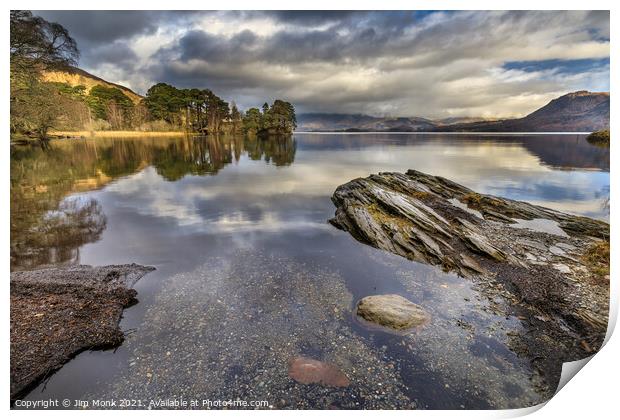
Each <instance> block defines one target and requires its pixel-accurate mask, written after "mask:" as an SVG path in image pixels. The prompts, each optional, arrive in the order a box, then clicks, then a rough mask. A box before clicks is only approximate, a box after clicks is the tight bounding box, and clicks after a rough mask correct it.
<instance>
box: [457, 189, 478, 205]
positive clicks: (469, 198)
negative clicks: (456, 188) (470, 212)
mask: <svg viewBox="0 0 620 420" xmlns="http://www.w3.org/2000/svg"><path fill="white" fill-rule="evenodd" d="M461 200H462V201H463V202H464V203H467V204H470V205H472V206H480V204H481V202H482V196H481V195H480V194H478V193H475V192H471V193H467V194H465V195H464V196H463V197H461Z"/></svg>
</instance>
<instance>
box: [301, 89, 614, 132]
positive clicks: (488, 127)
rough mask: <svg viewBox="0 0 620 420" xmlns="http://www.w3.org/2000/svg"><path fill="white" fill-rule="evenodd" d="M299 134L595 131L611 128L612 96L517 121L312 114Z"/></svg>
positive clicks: (594, 96) (574, 97)
mask: <svg viewBox="0 0 620 420" xmlns="http://www.w3.org/2000/svg"><path fill="white" fill-rule="evenodd" d="M297 121H298V124H297V130H298V131H353V132H355V131H362V132H363V131H446V132H451V131H488V132H499V131H503V132H528V131H531V132H549V131H565V132H574V131H588V132H589V131H596V130H600V129H603V128H608V127H609V93H608V92H588V91H579V92H573V93H568V94H566V95H564V96H560V97H559V98H557V99H554V100H552V101H551V102H549V103H548V104H547V105H545V106H544V107H542V108H540V109H538V110H536V111H534V112H532V113H531V114H529V115H527V116H525V117H523V118H516V119H504V120H483V119H482V118H471V117H462V118H459V117H452V118H445V119H440V120H430V119H427V118H421V117H408V118H405V117H398V118H393V117H373V116H370V115H363V114H326V113H310V114H299V115H298V116H297Z"/></svg>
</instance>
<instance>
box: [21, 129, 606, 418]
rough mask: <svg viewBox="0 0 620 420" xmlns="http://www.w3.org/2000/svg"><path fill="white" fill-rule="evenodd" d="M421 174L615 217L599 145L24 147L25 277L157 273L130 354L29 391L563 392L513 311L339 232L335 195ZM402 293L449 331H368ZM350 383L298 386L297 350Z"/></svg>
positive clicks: (447, 142)
mask: <svg viewBox="0 0 620 420" xmlns="http://www.w3.org/2000/svg"><path fill="white" fill-rule="evenodd" d="M407 169H417V170H419V171H422V172H427V173H430V174H434V175H441V176H444V177H447V178H449V179H452V180H454V181H456V182H459V183H461V184H464V185H466V186H467V187H469V188H472V189H474V190H476V191H478V192H482V193H487V194H494V195H499V196H504V197H509V198H513V199H518V200H526V201H529V202H532V203H536V204H540V205H544V206H547V207H551V208H554V209H557V210H561V211H566V212H570V213H574V214H581V215H586V216H589V217H594V218H599V219H603V220H607V219H608V215H609V207H608V205H609V151H608V149H602V148H598V147H596V146H593V145H590V144H589V143H587V142H586V140H585V137H584V136H581V135H497V134H489V135H472V134H309V133H307V134H306V133H303V134H301V133H300V134H295V135H294V136H293V137H292V138H281V139H269V140H256V139H243V138H204V137H195V138H140V139H97V140H88V139H87V140H63V141H54V142H51V144H50V145H49V146H48V147H46V148H41V147H29V146H12V147H11V266H12V269H13V270H24V269H31V268H36V267H42V266H47V265H62V264H77V263H79V264H90V265H105V264H121V263H131V262H135V263H138V264H143V265H152V266H154V267H156V268H157V270H156V271H154V272H152V273H150V274H148V275H147V276H145V277H144V278H142V279H141V280H140V281H139V282H138V283H137V284H136V286H135V288H136V290H137V291H138V298H139V300H140V302H139V304H137V305H135V306H133V307H131V308H129V309H127V310H126V311H125V313H124V318H123V320H122V323H121V327H122V329H123V330H125V331H126V332H127V339H126V340H125V343H124V344H123V345H122V346H121V347H119V348H118V349H116V350H115V351H97V352H84V353H82V354H80V355H79V356H78V357H76V358H75V359H74V360H73V361H71V362H70V363H68V364H67V365H65V366H64V367H63V368H62V369H61V370H60V371H58V372H57V373H56V374H54V375H53V376H51V377H50V378H49V380H48V381H47V382H46V383H44V384H42V385H41V386H39V387H38V388H37V389H35V390H33V391H32V392H31V393H30V394H29V396H28V398H30V399H40V398H50V397H52V398H59V399H62V398H71V399H73V398H89V399H92V398H103V399H108V398H116V399H119V398H135V399H138V400H140V401H143V402H144V403H145V404H147V405H148V403H149V401H150V400H151V399H155V398H188V399H191V398H199V399H206V398H208V399H211V400H216V399H223V400H228V399H236V398H239V399H243V400H247V401H250V400H267V401H269V404H270V405H271V406H273V407H276V408H306V407H314V408H339V407H342V408H375V407H378V408H392V407H394V408H446V409H450V408H463V407H464V408H511V407H524V406H529V405H533V404H537V403H540V402H542V401H544V400H545V399H547V398H548V397H549V396H550V393H552V392H553V390H554V388H555V385H556V384H555V383H546V382H545V381H543V379H542V378H541V377H540V375H539V374H538V372H535V371H534V370H533V369H532V368H531V367H530V365H529V361H528V360H525V359H523V358H521V357H520V356H519V355H518V354H517V353H515V352H514V351H513V348H514V343H513V342H512V341H511V337H513V336H514V334H515V333H516V334H519V333H523V331H522V328H521V325H520V322H519V320H518V319H516V318H514V317H511V316H506V311H505V310H504V309H505V308H506V307H507V303H506V302H503V301H502V300H501V299H500V298H499V297H496V296H488V294H485V292H483V291H482V290H480V289H479V288H478V287H476V285H475V284H473V283H471V282H470V281H469V280H466V279H462V278H459V277H457V276H455V275H451V274H445V273H443V272H441V271H440V270H439V269H437V268H434V267H428V266H425V265H422V264H418V263H415V262H411V261H407V260H405V259H403V258H400V257H396V256H394V255H390V254H388V253H386V252H383V251H380V250H376V249H372V248H370V247H368V246H365V245H362V244H360V243H358V242H356V241H355V240H353V239H352V238H351V237H350V236H349V234H347V233H345V232H341V231H339V230H337V229H335V228H333V227H332V226H331V225H329V224H328V223H327V219H329V218H330V217H332V216H333V214H334V207H333V205H332V203H331V201H330V197H331V194H332V193H333V191H334V190H335V188H336V187H337V186H338V185H340V184H343V183H345V182H347V181H349V180H351V179H354V178H356V177H365V176H368V175H369V174H370V173H375V172H380V171H400V172H404V171H406V170H407ZM380 293H397V294H400V295H403V296H405V297H406V298H408V299H410V300H411V301H413V302H415V303H418V304H419V305H421V306H423V307H424V308H426V309H427V310H428V311H429V312H430V314H431V316H432V322H431V323H430V324H429V325H428V326H426V327H424V328H423V329H421V330H419V331H417V332H415V333H413V334H409V335H392V334H388V333H385V332H383V331H378V330H368V329H367V328H366V327H365V326H363V325H361V324H360V323H358V322H357V321H356V320H355V318H354V316H353V315H352V309H353V308H354V306H355V303H356V302H357V301H358V300H359V299H361V298H362V297H364V296H367V295H370V294H380ZM300 355H301V356H307V357H312V358H316V359H320V360H324V361H328V362H331V363H333V364H335V365H337V366H338V367H340V368H341V369H342V370H343V371H344V372H345V373H346V374H347V376H348V377H349V379H350V380H351V385H350V387H349V388H346V389H336V388H326V387H322V386H319V385H301V384H297V383H296V382H294V381H293V380H291V379H290V378H289V377H288V374H287V365H288V361H289V360H290V359H291V358H292V357H296V356H300Z"/></svg>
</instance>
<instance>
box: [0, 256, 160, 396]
mask: <svg viewBox="0 0 620 420" xmlns="http://www.w3.org/2000/svg"><path fill="white" fill-rule="evenodd" d="M154 269H155V268H153V267H145V266H140V265H137V264H126V265H109V266H104V267H91V266H87V265H79V266H72V267H65V268H48V269H42V270H33V271H16V272H13V273H11V399H12V400H13V399H16V398H19V397H20V396H22V395H24V393H26V392H27V391H28V390H30V389H31V388H33V387H34V386H36V385H37V384H38V383H39V382H40V381H41V380H43V379H44V378H46V377H47V376H48V375H50V374H51V373H53V372H54V371H56V370H57V369H59V368H60V367H61V366H62V365H63V364H65V363H66V362H68V361H69V360H70V359H71V358H72V357H74V356H75V355H77V354H78V353H80V352H81V351H83V350H86V349H97V348H110V347H116V346H118V345H120V344H121V343H122V342H123V339H124V335H123V332H122V331H121V330H120V329H119V327H118V323H119V321H120V319H121V315H122V312H123V309H124V308H125V307H127V306H129V305H131V304H133V303H135V302H136V298H135V296H136V291H135V290H134V289H132V288H131V287H132V286H133V285H134V283H135V282H136V281H137V280H138V279H140V278H141V277H142V276H144V275H145V274H147V273H148V272H150V271H152V270H154Z"/></svg>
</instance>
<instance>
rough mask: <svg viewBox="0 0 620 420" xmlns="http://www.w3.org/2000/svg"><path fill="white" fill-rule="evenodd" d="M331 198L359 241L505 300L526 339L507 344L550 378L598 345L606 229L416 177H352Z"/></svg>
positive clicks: (602, 327)
mask: <svg viewBox="0 0 620 420" xmlns="http://www.w3.org/2000/svg"><path fill="white" fill-rule="evenodd" d="M332 201H333V202H334V204H335V205H336V207H337V209H336V215H335V217H334V218H333V219H331V220H330V222H331V223H332V224H333V225H334V226H336V227H338V228H340V229H343V230H345V231H348V232H349V233H350V234H351V235H352V236H353V237H354V238H355V239H357V240H358V241H360V242H363V243H366V244H369V245H371V246H373V247H375V248H379V249H383V250H386V251H389V252H392V253H394V254H398V255H401V256H403V257H406V258H408V259H410V260H414V261H417V262H421V263H426V264H431V265H436V266H440V267H441V268H442V269H443V270H444V271H448V272H455V273H457V274H458V275H460V276H463V277H467V278H471V279H472V280H473V281H474V282H475V283H476V284H479V285H481V287H485V288H487V289H492V290H494V292H493V293H497V294H501V295H502V296H503V297H504V298H506V299H507V300H508V301H510V302H512V304H513V311H514V313H513V315H516V316H518V317H519V319H522V322H523V323H524V326H525V327H526V328H527V329H528V330H529V331H530V332H531V334H527V336H526V337H521V340H520V343H521V344H519V345H515V347H520V352H523V353H525V354H526V355H527V356H529V357H530V358H531V359H532V360H533V362H534V365H535V366H536V367H537V368H539V369H540V370H543V371H544V370H549V369H551V370H554V371H556V373H557V369H559V366H561V363H559V362H563V361H569V360H576V359H580V358H583V357H586V356H588V355H589V354H591V353H592V352H594V351H596V350H598V349H599V348H600V346H601V344H602V342H603V340H604V337H605V332H606V328H607V320H608V311H609V224H607V223H605V222H603V221H599V220H594V219H590V218H586V217H580V216H573V215H569V214H566V213H562V212H558V211H555V210H551V209H548V208H544V207H540V206H536V205H532V204H529V203H526V202H521V201H515V200H509V199H505V198H500V197H495V196H491V195H484V194H478V193H476V192H474V191H472V190H470V189H468V188H466V187H464V186H462V185H459V184H457V183H455V182H452V181H450V180H448V179H445V178H441V177H437V176H432V175H427V174H424V173H421V172H418V171H415V170H409V171H408V172H407V173H406V174H401V173H380V174H378V175H371V176H369V177H368V178H363V179H362V178H360V179H355V180H353V181H350V182H348V183H346V184H344V185H341V186H340V187H338V188H337V190H336V191H335V193H334V195H333V197H332ZM523 344H525V345H524V346H523ZM554 349H555V350H554ZM558 365H559V366H558Z"/></svg>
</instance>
